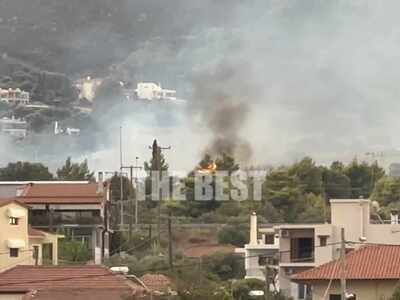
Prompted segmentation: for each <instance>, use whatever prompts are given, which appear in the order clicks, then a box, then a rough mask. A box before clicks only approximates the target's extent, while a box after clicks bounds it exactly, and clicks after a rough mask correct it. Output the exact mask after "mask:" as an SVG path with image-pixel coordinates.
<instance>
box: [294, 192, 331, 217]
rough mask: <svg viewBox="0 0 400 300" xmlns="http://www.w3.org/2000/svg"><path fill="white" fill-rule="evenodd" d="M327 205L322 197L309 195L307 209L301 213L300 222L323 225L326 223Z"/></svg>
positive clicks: (306, 198)
mask: <svg viewBox="0 0 400 300" xmlns="http://www.w3.org/2000/svg"><path fill="white" fill-rule="evenodd" d="M325 215H326V204H325V200H324V199H323V198H322V197H321V196H316V195H314V194H307V195H306V196H305V208H304V210H303V212H301V213H300V215H299V217H298V221H300V222H302V223H323V222H325V221H326V216H325Z"/></svg>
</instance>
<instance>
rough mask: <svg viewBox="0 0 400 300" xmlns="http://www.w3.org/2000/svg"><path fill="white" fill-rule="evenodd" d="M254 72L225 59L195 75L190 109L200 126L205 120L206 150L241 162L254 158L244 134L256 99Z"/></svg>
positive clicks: (243, 65) (214, 154)
mask: <svg viewBox="0 0 400 300" xmlns="http://www.w3.org/2000/svg"><path fill="white" fill-rule="evenodd" d="M250 74H251V72H250V70H249V69H248V67H246V65H245V64H239V63H236V64H234V63H232V62H228V61H225V62H222V63H221V64H218V65H217V66H215V67H214V68H213V69H211V70H204V71H201V72H200V73H199V74H196V75H195V77H194V79H193V86H194V93H193V98H192V102H191V103H190V105H189V111H190V112H191V113H192V114H193V115H194V117H195V120H196V118H198V122H197V123H198V124H197V125H199V123H200V125H201V123H203V122H204V123H205V124H204V125H205V130H206V131H207V130H208V131H209V132H210V141H209V142H208V144H207V146H206V148H205V150H204V152H205V153H208V154H210V155H212V156H218V155H221V154H222V153H225V154H228V155H231V156H234V157H236V159H238V160H239V161H241V162H245V161H248V160H249V159H250V157H251V155H252V149H251V146H250V143H249V141H248V140H247V139H246V138H244V137H243V136H242V129H243V128H244V126H245V124H246V122H247V119H248V118H249V113H250V107H251V104H252V102H253V100H254V99H253V96H254V95H253V94H254V93H253V91H254V90H255V89H254V87H253V86H251V83H250V78H249V77H250Z"/></svg>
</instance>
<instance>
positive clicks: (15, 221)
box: [8, 217, 18, 225]
mask: <svg viewBox="0 0 400 300" xmlns="http://www.w3.org/2000/svg"><path fill="white" fill-rule="evenodd" d="M8 223H9V224H10V225H18V218H14V217H10V218H9V219H8Z"/></svg>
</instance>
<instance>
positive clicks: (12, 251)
mask: <svg viewBox="0 0 400 300" xmlns="http://www.w3.org/2000/svg"><path fill="white" fill-rule="evenodd" d="M18 254H19V249H18V248H10V257H18Z"/></svg>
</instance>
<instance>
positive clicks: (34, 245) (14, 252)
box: [0, 199, 62, 272]
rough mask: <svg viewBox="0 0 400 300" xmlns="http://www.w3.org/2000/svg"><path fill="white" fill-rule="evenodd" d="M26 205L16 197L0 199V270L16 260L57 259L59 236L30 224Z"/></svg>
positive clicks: (44, 261)
mask: <svg viewBox="0 0 400 300" xmlns="http://www.w3.org/2000/svg"><path fill="white" fill-rule="evenodd" d="M28 209H29V207H28V206H27V205H26V204H24V203H21V202H19V201H18V200H14V199H10V200H3V201H0V272H2V271H4V270H6V269H8V268H11V267H13V266H16V265H19V264H24V265H26V264H31V265H33V264H37V265H41V264H43V263H47V264H53V265H57V263H58V239H59V238H62V236H60V235H56V234H51V233H49V232H45V231H41V230H36V229H33V228H32V227H30V225H29V223H28Z"/></svg>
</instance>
